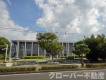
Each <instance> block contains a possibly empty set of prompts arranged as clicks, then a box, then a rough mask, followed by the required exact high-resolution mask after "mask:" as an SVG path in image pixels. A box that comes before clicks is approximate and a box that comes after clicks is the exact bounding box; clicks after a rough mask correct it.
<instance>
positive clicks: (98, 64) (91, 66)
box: [86, 63, 106, 68]
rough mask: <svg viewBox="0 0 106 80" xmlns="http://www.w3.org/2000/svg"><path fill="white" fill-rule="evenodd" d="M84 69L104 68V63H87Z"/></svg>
mask: <svg viewBox="0 0 106 80" xmlns="http://www.w3.org/2000/svg"><path fill="white" fill-rule="evenodd" d="M86 68H106V63H88V64H86Z"/></svg>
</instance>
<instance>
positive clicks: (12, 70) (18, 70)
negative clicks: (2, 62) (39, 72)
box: [0, 67, 36, 73]
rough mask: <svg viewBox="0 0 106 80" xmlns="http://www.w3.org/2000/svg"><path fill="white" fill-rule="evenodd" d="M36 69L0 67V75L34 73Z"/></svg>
mask: <svg viewBox="0 0 106 80" xmlns="http://www.w3.org/2000/svg"><path fill="white" fill-rule="evenodd" d="M35 71H36V67H0V73H7V72H35Z"/></svg>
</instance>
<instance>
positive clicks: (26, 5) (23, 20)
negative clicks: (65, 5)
mask: <svg viewBox="0 0 106 80" xmlns="http://www.w3.org/2000/svg"><path fill="white" fill-rule="evenodd" d="M9 1H10V3H9ZM6 3H7V5H8V10H9V12H10V16H11V19H12V20H14V22H15V23H16V24H18V25H20V26H23V27H28V28H29V29H30V30H32V31H38V32H39V31H43V30H44V29H43V28H41V27H40V26H39V25H37V24H36V21H37V19H38V18H40V17H41V16H42V10H41V9H40V8H39V7H38V6H37V5H36V4H35V2H34V0H6Z"/></svg>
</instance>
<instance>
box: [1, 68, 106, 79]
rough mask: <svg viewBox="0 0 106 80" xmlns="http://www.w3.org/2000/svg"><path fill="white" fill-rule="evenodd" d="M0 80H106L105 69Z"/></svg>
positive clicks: (18, 76)
mask: <svg viewBox="0 0 106 80" xmlns="http://www.w3.org/2000/svg"><path fill="white" fill-rule="evenodd" d="M0 80H106V69H100V70H81V71H60V72H44V73H28V74H10V75H0Z"/></svg>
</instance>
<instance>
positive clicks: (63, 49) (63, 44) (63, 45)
mask: <svg viewBox="0 0 106 80" xmlns="http://www.w3.org/2000/svg"><path fill="white" fill-rule="evenodd" d="M62 46H63V51H62V56H63V57H64V44H63V42H62Z"/></svg>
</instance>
